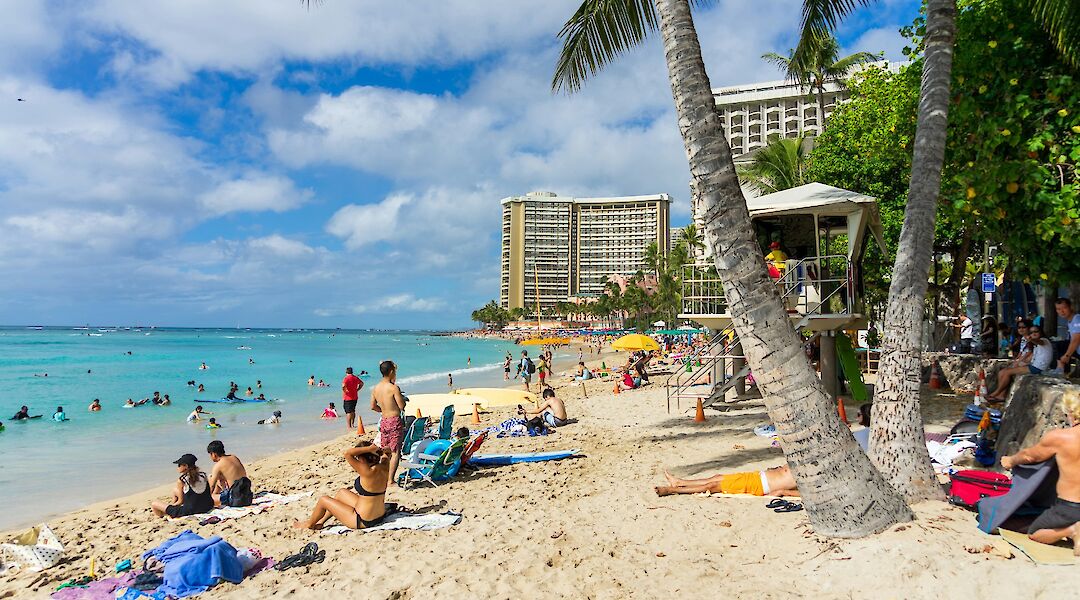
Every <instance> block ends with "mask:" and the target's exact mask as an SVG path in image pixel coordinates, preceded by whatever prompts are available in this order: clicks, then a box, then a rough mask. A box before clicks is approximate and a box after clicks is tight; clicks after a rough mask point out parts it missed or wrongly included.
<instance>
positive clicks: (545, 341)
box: [521, 338, 570, 346]
mask: <svg viewBox="0 0 1080 600" xmlns="http://www.w3.org/2000/svg"><path fill="white" fill-rule="evenodd" d="M569 343H570V338H532V339H529V340H521V345H522V346H554V345H556V344H569Z"/></svg>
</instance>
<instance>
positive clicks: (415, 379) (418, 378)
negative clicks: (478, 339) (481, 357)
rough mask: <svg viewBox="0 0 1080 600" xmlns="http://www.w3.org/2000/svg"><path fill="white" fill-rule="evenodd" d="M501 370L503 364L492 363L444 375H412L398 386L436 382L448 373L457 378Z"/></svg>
mask: <svg viewBox="0 0 1080 600" xmlns="http://www.w3.org/2000/svg"><path fill="white" fill-rule="evenodd" d="M500 368H502V363H491V364H488V365H482V366H479V367H467V368H464V369H452V370H450V371H447V372H446V373H443V372H441V371H440V372H438V373H424V374H422V375H410V376H409V377H402V378H401V379H398V385H407V384H410V383H424V382H427V381H435V380H437V379H439V378H445V377H446V374H447V373H449V374H451V375H453V376H455V377H457V376H459V375H466V374H470V373H484V372H486V371H495V370H497V369H500Z"/></svg>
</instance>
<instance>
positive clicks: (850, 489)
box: [552, 0, 913, 537]
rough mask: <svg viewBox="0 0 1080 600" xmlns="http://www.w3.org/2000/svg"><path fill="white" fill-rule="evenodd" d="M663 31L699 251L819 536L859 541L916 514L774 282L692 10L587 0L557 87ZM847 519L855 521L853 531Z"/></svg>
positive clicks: (658, 2) (573, 83) (574, 83)
mask: <svg viewBox="0 0 1080 600" xmlns="http://www.w3.org/2000/svg"><path fill="white" fill-rule="evenodd" d="M656 29H659V31H660V35H661V38H662V39H663V46H664V56H665V59H666V63H667V69H668V78H669V80H670V82H671V91H672V95H673V97H674V100H675V109H676V113H677V117H678V123H679V128H680V131H681V134H682V138H683V144H684V146H685V149H686V154H687V158H688V160H689V163H690V173H691V177H692V181H691V185H690V187H691V190H693V193H694V195H695V196H696V197H697V203H696V205H697V206H699V207H700V217H701V223H702V225H703V228H704V233H705V239H706V243H707V244H708V245H709V247H711V248H712V249H713V255H714V257H715V262H716V269H717V272H718V273H719V275H720V279H721V281H722V285H723V288H724V294H725V296H726V298H727V301H728V303H729V305H730V312H731V316H732V320H733V323H734V325H735V328H736V331H737V332H738V334H739V337H740V339H741V342H742V347H743V350H744V352H745V354H746V357H747V360H748V361H749V363H750V365H751V367H752V368H753V369H754V376H755V378H756V379H757V382H758V385H759V386H760V388H761V389H762V391H763V392H764V395H765V403H766V407H767V408H768V411H769V415H770V417H772V420H773V423H775V425H776V428H777V432H778V433H779V435H780V444H781V446H782V447H783V449H784V452H785V454H786V457H787V461H788V464H789V465H790V466H791V468H792V471H793V473H794V474H795V478H796V480H797V481H798V484H799V490H800V491H801V493H802V494H803V499H804V503H805V505H806V508H807V511H808V513H809V517H810V521H811V523H812V524H813V526H814V528H815V530H816V531H817V532H818V533H821V534H823V535H829V536H844V537H854V536H861V535H866V534H869V533H872V532H876V531H880V530H882V529H884V528H885V527H888V526H890V525H892V524H893V523H897V522H900V521H906V520H910V519H911V518H912V516H913V515H912V513H911V511H910V509H909V508H908V507H907V505H906V504H905V503H904V501H903V499H902V498H901V497H900V496H899V494H897V493H896V491H895V490H893V489H892V488H891V487H890V486H889V485H888V483H887V482H886V481H885V479H884V478H883V477H882V476H881V474H880V473H878V471H877V470H876V469H874V467H873V465H872V464H871V463H870V461H869V459H868V458H867V457H866V455H865V454H864V453H862V452H861V451H860V450H859V447H858V445H857V444H856V443H855V440H854V439H853V438H852V436H851V433H850V431H849V430H848V428H847V427H846V426H845V425H843V424H842V423H841V422H840V419H839V417H838V415H837V412H836V404H835V402H834V400H833V399H832V398H831V397H830V396H829V395H828V394H827V393H826V392H825V390H824V388H823V387H822V385H821V382H820V381H819V380H818V377H817V374H816V373H815V372H814V371H813V370H812V369H811V368H810V365H809V363H808V362H807V361H806V359H805V357H804V356H803V355H802V345H801V344H800V343H799V339H798V337H797V336H796V334H795V329H794V327H793V326H792V324H791V320H790V318H789V316H788V314H787V311H786V310H785V308H784V306H783V304H782V302H781V300H780V296H779V294H778V293H777V291H776V286H775V285H773V284H772V281H771V280H770V279H769V276H768V273H767V271H766V267H765V261H764V259H763V258H762V256H761V252H760V250H759V249H758V245H757V239H756V238H755V236H754V231H753V227H752V225H751V222H750V214H749V211H748V210H747V208H746V199H745V198H744V197H743V194H742V190H741V189H740V187H739V181H738V179H737V177H736V176H735V164H734V162H733V161H732V156H731V148H730V146H729V145H728V142H727V138H726V137H725V135H724V130H723V127H722V124H721V120H720V118H719V114H718V112H717V110H716V104H715V100H714V98H713V95H712V87H711V85H710V83H709V77H708V75H707V74H706V72H705V65H704V63H703V61H702V58H701V46H700V44H699V42H698V37H697V32H696V30H695V28H694V22H693V18H692V16H691V13H690V3H689V0H653V2H650V1H649V0H585V1H584V2H583V3H582V4H581V6H580V7H579V8H578V10H577V11H576V12H575V14H574V15H573V16H572V17H571V18H570V20H569V21H567V23H566V25H565V26H564V27H563V29H562V31H561V32H560V34H559V36H560V37H561V38H562V39H563V48H562V53H561V55H560V57H559V61H558V64H557V66H556V70H555V76H554V81H553V84H552V87H553V88H554V89H556V90H567V91H574V90H577V89H579V88H580V87H581V86H582V85H583V84H584V82H585V80H586V78H587V77H588V76H589V75H591V74H593V73H595V72H597V71H599V70H600V69H602V68H603V67H604V66H605V65H606V64H607V63H609V62H611V61H612V60H613V59H614V58H615V57H617V56H618V55H619V54H621V53H622V52H623V51H625V50H626V49H628V48H630V47H632V46H635V45H637V44H639V43H640V42H641V41H642V40H643V39H645V36H646V35H647V34H648V33H650V32H652V31H654V30H656ZM851 515H859V518H856V519H852V518H851Z"/></svg>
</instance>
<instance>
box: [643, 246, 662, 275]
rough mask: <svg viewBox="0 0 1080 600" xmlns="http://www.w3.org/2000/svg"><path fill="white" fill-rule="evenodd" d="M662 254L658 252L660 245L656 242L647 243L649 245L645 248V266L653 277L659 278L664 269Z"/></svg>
mask: <svg viewBox="0 0 1080 600" xmlns="http://www.w3.org/2000/svg"><path fill="white" fill-rule="evenodd" d="M664 262H665V261H664V254H663V253H662V252H661V251H660V245H659V244H657V243H656V242H649V245H648V246H646V247H645V266H646V267H647V268H648V269H649V272H651V273H652V274H653V275H656V276H657V277H659V276H660V271H662V270H663V269H664Z"/></svg>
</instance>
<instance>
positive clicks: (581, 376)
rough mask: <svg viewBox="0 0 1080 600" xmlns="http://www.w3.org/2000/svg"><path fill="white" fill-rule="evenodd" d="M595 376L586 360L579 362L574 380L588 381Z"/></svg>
mask: <svg viewBox="0 0 1080 600" xmlns="http://www.w3.org/2000/svg"><path fill="white" fill-rule="evenodd" d="M592 378H593V372H592V371H590V370H589V368H588V367H586V366H585V363H584V362H578V364H577V372H576V373H574V381H588V380H590V379H592Z"/></svg>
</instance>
